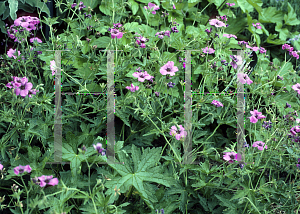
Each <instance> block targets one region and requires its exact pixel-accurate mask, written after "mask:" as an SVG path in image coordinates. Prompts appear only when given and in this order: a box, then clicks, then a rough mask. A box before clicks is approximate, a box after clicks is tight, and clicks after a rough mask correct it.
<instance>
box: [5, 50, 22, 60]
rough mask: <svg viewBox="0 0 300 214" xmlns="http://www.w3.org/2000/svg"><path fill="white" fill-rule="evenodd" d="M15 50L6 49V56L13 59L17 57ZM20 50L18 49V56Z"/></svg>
mask: <svg viewBox="0 0 300 214" xmlns="http://www.w3.org/2000/svg"><path fill="white" fill-rule="evenodd" d="M15 52H16V49H12V48H10V49H9V50H8V51H7V56H8V57H13V58H14V59H16V58H17V57H16V56H15ZM20 54H21V52H20V51H18V56H20Z"/></svg>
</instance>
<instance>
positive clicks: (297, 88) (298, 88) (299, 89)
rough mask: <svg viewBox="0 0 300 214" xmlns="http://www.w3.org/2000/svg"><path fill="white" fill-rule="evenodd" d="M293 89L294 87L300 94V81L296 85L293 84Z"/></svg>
mask: <svg viewBox="0 0 300 214" xmlns="http://www.w3.org/2000/svg"><path fill="white" fill-rule="evenodd" d="M292 89H294V90H295V91H296V92H297V93H298V94H300V84H299V83H297V84H296V85H293V86H292Z"/></svg>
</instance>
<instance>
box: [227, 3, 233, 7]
mask: <svg viewBox="0 0 300 214" xmlns="http://www.w3.org/2000/svg"><path fill="white" fill-rule="evenodd" d="M226 4H227V5H228V6H229V7H232V6H234V5H235V3H226Z"/></svg>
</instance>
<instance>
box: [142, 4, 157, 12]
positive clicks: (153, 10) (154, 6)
mask: <svg viewBox="0 0 300 214" xmlns="http://www.w3.org/2000/svg"><path fill="white" fill-rule="evenodd" d="M144 9H145V10H150V11H151V13H152V14H156V10H159V6H156V4H153V3H151V2H149V3H148V7H146V6H144Z"/></svg>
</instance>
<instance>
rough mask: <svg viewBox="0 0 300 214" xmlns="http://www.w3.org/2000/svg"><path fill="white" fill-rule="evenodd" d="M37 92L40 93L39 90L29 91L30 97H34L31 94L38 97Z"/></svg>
mask: <svg viewBox="0 0 300 214" xmlns="http://www.w3.org/2000/svg"><path fill="white" fill-rule="evenodd" d="M36 92H39V90H36V89H31V90H29V91H28V97H30V98H31V97H32V96H31V94H34V95H36Z"/></svg>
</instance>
